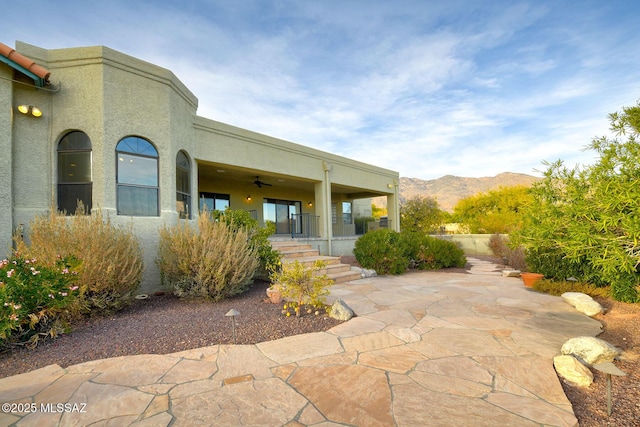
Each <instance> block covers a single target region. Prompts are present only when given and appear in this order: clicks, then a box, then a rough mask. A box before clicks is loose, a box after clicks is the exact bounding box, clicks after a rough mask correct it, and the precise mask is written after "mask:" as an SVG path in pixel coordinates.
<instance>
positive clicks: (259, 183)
mask: <svg viewBox="0 0 640 427" xmlns="http://www.w3.org/2000/svg"><path fill="white" fill-rule="evenodd" d="M253 183H254V184H255V185H257V186H258V188H262V186H263V185H264V186H267V187H271V184H267V183H266V182H264V181H260V177H259V176H256V180H255V181H253Z"/></svg>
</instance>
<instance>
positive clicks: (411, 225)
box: [400, 196, 444, 233]
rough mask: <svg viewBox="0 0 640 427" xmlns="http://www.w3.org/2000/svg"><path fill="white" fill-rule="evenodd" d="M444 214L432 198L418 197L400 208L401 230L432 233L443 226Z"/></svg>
mask: <svg viewBox="0 0 640 427" xmlns="http://www.w3.org/2000/svg"><path fill="white" fill-rule="evenodd" d="M443 218H444V212H443V211H442V210H441V209H440V207H439V206H438V202H437V201H436V199H434V198H432V197H420V196H416V197H414V198H412V199H409V200H407V201H406V202H405V203H404V204H402V206H400V229H402V230H406V231H415V232H421V233H431V232H433V231H435V230H436V228H437V227H438V226H439V225H440V224H442V221H443Z"/></svg>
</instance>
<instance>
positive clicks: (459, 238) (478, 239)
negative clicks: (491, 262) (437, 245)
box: [437, 234, 493, 255]
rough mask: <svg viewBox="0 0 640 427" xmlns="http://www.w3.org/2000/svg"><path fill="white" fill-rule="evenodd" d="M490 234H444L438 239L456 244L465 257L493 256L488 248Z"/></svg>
mask: <svg viewBox="0 0 640 427" xmlns="http://www.w3.org/2000/svg"><path fill="white" fill-rule="evenodd" d="M491 236H492V235H491V234H445V235H438V236H437V237H438V238H440V239H444V240H448V241H450V242H454V243H456V244H457V245H458V246H459V247H460V248H462V250H463V251H464V254H465V255H493V253H492V252H491V249H490V248H489V239H491Z"/></svg>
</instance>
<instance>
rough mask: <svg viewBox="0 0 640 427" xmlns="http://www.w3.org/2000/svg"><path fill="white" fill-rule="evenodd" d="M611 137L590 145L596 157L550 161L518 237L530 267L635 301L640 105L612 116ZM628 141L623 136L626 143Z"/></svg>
mask: <svg viewBox="0 0 640 427" xmlns="http://www.w3.org/2000/svg"><path fill="white" fill-rule="evenodd" d="M609 119H610V121H611V130H612V131H613V132H614V133H615V136H616V137H615V138H613V139H609V138H607V137H601V138H596V139H594V140H593V141H592V143H591V144H590V145H589V146H588V147H587V149H591V150H594V151H595V152H596V153H597V154H598V155H599V159H598V160H597V162H596V163H595V164H594V165H592V166H586V167H581V168H580V167H575V168H573V169H569V168H567V167H566V166H564V164H563V162H562V161H560V160H559V161H557V162H555V163H547V166H548V169H547V171H546V172H545V174H544V180H543V181H541V182H539V183H537V184H536V185H534V187H533V189H532V195H533V203H532V204H531V206H530V208H529V209H527V215H526V218H525V223H524V227H523V228H522V229H521V230H520V231H519V232H518V233H516V234H515V236H514V237H515V241H516V242H517V243H519V244H521V245H523V246H524V247H525V248H526V249H527V263H528V264H529V266H530V268H531V267H532V265H533V266H534V267H537V268H540V269H541V270H544V271H540V272H541V273H543V274H545V275H547V276H549V277H555V278H566V275H568V274H571V275H574V277H576V278H578V279H580V280H583V281H591V282H593V283H595V284H596V285H599V286H603V285H611V294H612V296H613V297H614V298H615V299H617V300H621V301H627V302H638V301H640V297H639V292H638V291H639V284H640V274H638V270H639V265H640V144H639V142H638V141H637V138H638V135H640V102H639V103H637V105H635V106H633V107H625V108H623V109H622V112H620V113H613V114H610V115H609ZM624 138H626V140H623V139H624Z"/></svg>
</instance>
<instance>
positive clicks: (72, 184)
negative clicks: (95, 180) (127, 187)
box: [57, 131, 92, 215]
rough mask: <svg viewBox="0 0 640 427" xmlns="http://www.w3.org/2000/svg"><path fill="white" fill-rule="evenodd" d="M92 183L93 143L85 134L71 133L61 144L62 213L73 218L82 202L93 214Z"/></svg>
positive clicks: (60, 204) (59, 199) (60, 189)
mask: <svg viewBox="0 0 640 427" xmlns="http://www.w3.org/2000/svg"><path fill="white" fill-rule="evenodd" d="M91 181H92V174H91V141H90V140H89V137H88V136H87V135H86V134H85V133H84V132H80V131H73V132H69V133H68V134H66V135H65V136H64V137H63V138H62V139H61V140H60V142H59V143H58V206H57V207H58V210H59V211H60V212H65V213H66V214H67V215H73V214H74V213H75V212H76V208H77V207H78V203H79V202H81V203H82V204H83V205H84V208H85V211H86V212H87V213H89V212H91V203H92V199H91V193H92V182H91Z"/></svg>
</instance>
